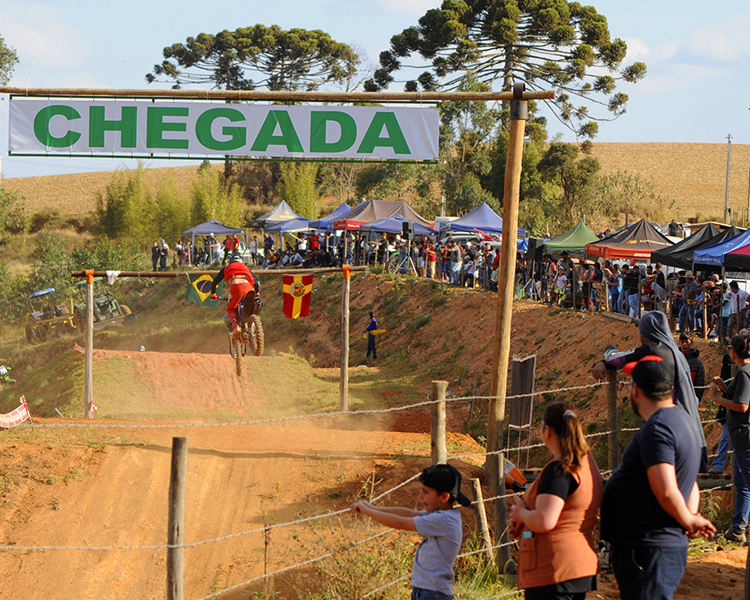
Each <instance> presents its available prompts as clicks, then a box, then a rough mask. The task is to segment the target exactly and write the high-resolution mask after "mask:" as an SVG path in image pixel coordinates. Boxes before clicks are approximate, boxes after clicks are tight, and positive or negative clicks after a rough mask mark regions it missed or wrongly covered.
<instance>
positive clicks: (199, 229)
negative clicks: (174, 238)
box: [182, 219, 247, 246]
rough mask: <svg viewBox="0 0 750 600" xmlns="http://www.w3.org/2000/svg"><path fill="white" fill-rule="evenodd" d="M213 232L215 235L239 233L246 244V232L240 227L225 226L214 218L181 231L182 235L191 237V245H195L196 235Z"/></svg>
mask: <svg viewBox="0 0 750 600" xmlns="http://www.w3.org/2000/svg"><path fill="white" fill-rule="evenodd" d="M211 233H213V234H214V235H215V236H222V235H232V234H235V233H241V234H242V235H243V236H244V238H245V244H247V232H246V231H245V230H244V229H242V228H241V227H227V226H226V225H223V224H222V223H219V221H217V220H216V219H209V220H208V221H206V222H205V223H201V224H200V225H196V226H195V227H193V228H191V229H188V230H187V231H183V232H182V237H184V238H185V237H189V238H192V242H193V246H195V238H196V237H205V236H207V235H209V234H211Z"/></svg>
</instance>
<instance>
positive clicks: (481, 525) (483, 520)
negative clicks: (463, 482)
mask: <svg viewBox="0 0 750 600" xmlns="http://www.w3.org/2000/svg"><path fill="white" fill-rule="evenodd" d="M469 481H470V482H471V492H472V495H473V496H474V502H475V504H474V516H475V517H476V519H477V530H478V531H479V532H480V534H481V535H482V546H484V551H485V552H484V554H485V560H486V561H487V564H494V562H495V555H494V554H493V553H492V538H491V537H490V526H489V525H488V524H487V511H486V510H485V509H484V497H483V495H482V486H481V484H480V483H479V479H475V478H472V479H470V480H469Z"/></svg>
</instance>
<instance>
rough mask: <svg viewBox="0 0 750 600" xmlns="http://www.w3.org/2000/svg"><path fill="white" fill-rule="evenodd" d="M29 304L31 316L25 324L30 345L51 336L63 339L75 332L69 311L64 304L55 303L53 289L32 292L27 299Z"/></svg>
mask: <svg viewBox="0 0 750 600" xmlns="http://www.w3.org/2000/svg"><path fill="white" fill-rule="evenodd" d="M29 304H30V305H31V314H29V319H28V322H27V323H26V339H27V340H28V341H29V342H30V343H33V342H43V341H44V340H46V339H47V338H48V337H50V336H53V335H56V336H57V337H64V336H66V335H71V334H72V333H74V332H75V330H76V323H75V320H74V316H73V314H72V312H71V309H70V308H68V307H67V306H66V305H65V304H58V303H57V301H56V299H55V288H48V289H46V290H40V291H38V292H34V293H33V294H31V296H30V297H29ZM71 308H72V305H71Z"/></svg>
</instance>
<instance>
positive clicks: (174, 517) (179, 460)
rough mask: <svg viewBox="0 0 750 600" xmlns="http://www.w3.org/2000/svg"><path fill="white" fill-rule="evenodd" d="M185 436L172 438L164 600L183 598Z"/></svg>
mask: <svg viewBox="0 0 750 600" xmlns="http://www.w3.org/2000/svg"><path fill="white" fill-rule="evenodd" d="M187 455H188V444H187V438H185V437H175V438H172V473H171V477H170V480H169V524H168V526H167V544H168V545H169V548H167V600H183V598H184V597H185V568H184V564H183V558H184V554H185V549H184V548H183V547H182V544H183V543H184V541H185V529H184V526H185V481H186V479H187Z"/></svg>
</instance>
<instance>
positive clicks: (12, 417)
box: [0, 396, 31, 429]
mask: <svg viewBox="0 0 750 600" xmlns="http://www.w3.org/2000/svg"><path fill="white" fill-rule="evenodd" d="M29 417H31V415H30V414H29V407H28V406H27V405H26V398H25V397H23V396H21V406H19V407H18V408H17V409H16V410H14V411H13V412H9V413H8V414H7V415H0V427H2V428H3V429H10V428H11V427H15V426H16V425H20V424H21V423H23V422H24V421H25V420H26V419H28V418H29Z"/></svg>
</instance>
